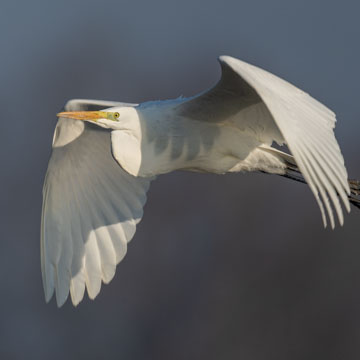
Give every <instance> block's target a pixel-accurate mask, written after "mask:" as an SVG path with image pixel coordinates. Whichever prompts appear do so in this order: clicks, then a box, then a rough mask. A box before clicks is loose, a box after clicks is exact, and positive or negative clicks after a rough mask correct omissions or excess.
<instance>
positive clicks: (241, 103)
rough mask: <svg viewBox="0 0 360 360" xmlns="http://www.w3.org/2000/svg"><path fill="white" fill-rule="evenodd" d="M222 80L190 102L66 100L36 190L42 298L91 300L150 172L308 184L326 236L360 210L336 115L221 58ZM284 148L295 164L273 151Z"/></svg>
mask: <svg viewBox="0 0 360 360" xmlns="http://www.w3.org/2000/svg"><path fill="white" fill-rule="evenodd" d="M219 62H220V65H221V69H222V75H221V79H220V81H219V82H218V83H217V84H216V85H215V86H214V87H213V88H211V89H210V90H207V91H205V92H203V93H201V94H199V95H196V96H193V97H190V98H178V99H175V100H166V101H155V102H146V103H142V104H140V105H137V104H126V103H118V102H110V101H97V100H70V101H69V102H68V103H67V104H66V106H65V112H62V113H59V114H58V117H59V120H58V123H57V125H56V129H55V133H54V138H53V146H52V147H53V150H52V155H51V158H50V161H49V166H48V170H47V174H46V178H45V183H44V189H43V208H42V225H41V264H42V276H43V284H44V289H45V297H46V301H49V300H50V299H51V297H52V295H53V293H54V290H55V291H56V300H57V304H58V306H61V305H62V304H64V302H65V301H66V299H67V297H68V294H69V292H70V294H71V299H72V302H73V304H74V305H77V304H78V303H79V302H80V301H81V300H82V298H83V296H84V291H85V287H86V288H87V291H88V295H89V297H90V298H91V299H94V298H95V297H96V296H97V294H98V293H99V291H100V287H101V282H102V281H103V282H104V283H108V282H109V281H110V280H111V279H112V278H113V276H114V274H115V268H116V265H117V264H118V263H119V262H120V261H121V259H122V258H123V257H124V255H125V253H126V249H127V243H128V242H129V241H130V240H131V238H132V237H133V235H134V233H135V228H136V224H137V223H138V222H139V221H140V219H141V217H142V214H143V206H144V203H145V200H146V191H147V190H148V188H149V185H150V182H151V180H153V179H154V177H155V176H156V175H160V174H165V173H168V172H170V171H173V170H178V169H181V170H188V171H196V172H211V173H216V174H224V173H227V172H239V171H261V172H265V173H269V174H277V175H282V176H286V177H290V178H292V179H294V180H298V181H302V182H306V183H307V184H308V185H309V187H310V189H311V191H312V192H313V194H314V196H315V199H316V201H317V203H318V205H319V207H320V210H321V214H322V219H323V222H324V226H326V224H327V218H326V213H327V215H328V218H329V220H330V224H331V227H332V228H334V226H335V220H334V215H333V208H334V209H335V211H336V214H337V217H338V219H339V222H340V224H341V225H342V224H343V221H344V218H343V211H342V207H341V202H342V204H343V206H344V207H345V209H346V210H347V211H350V203H349V201H350V202H352V203H353V204H354V205H356V206H358V205H359V201H358V200H357V199H356V197H355V196H354V195H358V194H359V183H358V182H356V181H349V182H348V179H347V172H346V169H345V166H344V160H343V157H342V155H341V152H340V149H339V145H338V143H337V142H336V139H335V136H334V133H333V128H334V126H335V114H334V113H333V112H332V111H331V110H329V109H328V108H327V107H325V106H324V105H322V104H321V103H319V102H318V101H316V100H315V99H313V98H312V97H310V96H309V95H308V94H306V93H305V92H303V91H301V90H299V89H298V88H296V87H295V86H293V85H291V84H290V83H288V82H286V81H284V80H282V79H280V78H278V77H277V76H275V75H272V74H270V73H269V72H267V71H265V70H262V69H260V68H258V67H255V66H252V65H249V64H247V63H245V62H243V61H240V60H238V59H235V58H232V57H229V56H221V57H220V58H219ZM273 142H276V143H277V144H280V145H281V144H287V146H288V148H289V149H290V151H291V153H292V155H293V156H292V155H290V154H287V153H284V152H281V151H279V150H277V149H275V148H273V147H271V145H272V143H273Z"/></svg>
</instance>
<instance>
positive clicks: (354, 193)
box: [280, 161, 360, 209]
mask: <svg viewBox="0 0 360 360" xmlns="http://www.w3.org/2000/svg"><path fill="white" fill-rule="evenodd" d="M280 176H283V177H285V178H288V179H291V180H295V181H298V182H301V183H303V184H306V180H305V179H304V177H303V176H302V174H301V172H300V170H299V168H298V167H297V166H296V165H294V164H291V163H289V162H287V161H286V170H285V174H282V175H280ZM348 183H349V187H350V195H348V199H349V201H350V203H351V204H352V205H354V206H355V207H357V208H359V209H360V198H358V196H359V197H360V181H359V180H354V179H349V180H348Z"/></svg>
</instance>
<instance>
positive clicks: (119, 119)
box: [57, 106, 138, 130]
mask: <svg viewBox="0 0 360 360" xmlns="http://www.w3.org/2000/svg"><path fill="white" fill-rule="evenodd" d="M57 116H58V117H61V118H68V119H75V120H82V121H89V122H92V123H95V124H96V125H99V126H101V127H104V128H107V129H112V130H132V128H133V127H134V125H135V124H136V123H138V122H137V121H136V120H137V119H138V116H137V112H136V110H135V108H134V107H129V106H118V107H112V108H109V109H104V110H102V111H65V112H60V113H58V114H57Z"/></svg>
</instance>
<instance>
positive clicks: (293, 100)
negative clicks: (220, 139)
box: [178, 56, 350, 227]
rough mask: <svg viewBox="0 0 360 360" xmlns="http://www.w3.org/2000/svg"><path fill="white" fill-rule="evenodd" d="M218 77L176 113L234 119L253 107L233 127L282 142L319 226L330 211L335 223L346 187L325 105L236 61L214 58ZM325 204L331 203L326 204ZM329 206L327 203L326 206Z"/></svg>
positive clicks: (332, 116) (332, 123) (332, 117)
mask: <svg viewBox="0 0 360 360" xmlns="http://www.w3.org/2000/svg"><path fill="white" fill-rule="evenodd" d="M219 61H220V64H221V68H222V76H221V79H220V81H219V82H218V83H217V84H216V85H215V87H213V88H212V89H210V90H209V91H206V92H204V93H202V94H200V95H198V96H195V97H194V98H191V99H190V100H189V101H187V102H185V103H183V104H181V105H180V106H179V108H178V112H179V114H181V115H183V116H187V117H190V118H194V119H197V120H204V121H223V120H225V119H226V118H229V117H232V118H234V117H235V118H236V114H237V113H240V112H241V111H242V110H243V109H244V108H247V107H249V106H254V105H255V106H259V108H260V107H264V105H265V106H266V108H267V111H266V112H265V113H264V111H258V112H257V114H258V118H251V119H247V120H246V121H247V123H241V124H238V125H239V126H242V127H244V126H245V127H251V128H253V129H255V130H256V131H257V132H258V133H260V134H261V135H260V136H262V137H263V139H264V142H268V141H269V140H270V143H271V141H277V142H282V141H285V142H286V144H287V145H288V147H289V149H290V151H291V153H292V154H293V155H294V158H295V161H296V163H297V165H298V167H299V169H300V171H301V172H302V174H303V176H304V178H305V180H306V181H307V183H308V184H309V186H310V188H311V190H312V192H313V194H314V195H315V198H316V200H317V202H318V204H319V207H320V210H321V213H322V216H323V221H324V225H325V226H326V216H325V211H324V204H325V208H326V212H327V214H328V215H329V218H330V222H331V226H332V227H334V225H335V222H334V216H333V210H332V206H333V207H334V208H335V210H336V213H337V215H338V218H339V222H340V224H343V213H342V208H341V204H340V201H339V197H340V198H341V200H342V202H343V204H344V206H345V208H346V209H347V211H350V205H349V201H348V198H347V194H349V192H350V190H349V185H348V182H347V172H346V169H345V166H344V159H343V157H342V155H341V151H340V148H339V145H338V143H337V141H336V139H335V136H334V132H333V129H334V127H335V121H336V119H335V114H334V113H333V112H332V111H331V110H329V109H328V108H327V107H326V106H324V105H322V104H321V103H320V102H318V101H317V100H315V99H314V98H312V97H311V96H309V95H308V94H307V93H305V92H303V91H301V90H300V89H298V88H296V87H295V86H293V85H291V84H290V83H288V82H286V81H284V80H282V79H280V78H278V77H277V76H275V75H273V74H271V73H269V72H267V71H265V70H262V69H260V68H258V67H255V66H252V65H250V64H247V63H245V62H243V61H240V60H238V59H235V58H232V57H229V56H221V57H220V58H219ZM330 200H331V201H330ZM331 203H332V204H331Z"/></svg>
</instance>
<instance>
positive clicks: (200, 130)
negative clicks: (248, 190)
mask: <svg viewBox="0 0 360 360" xmlns="http://www.w3.org/2000/svg"><path fill="white" fill-rule="evenodd" d="M187 101H189V100H188V99H187V98H181V99H177V100H171V101H156V102H149V103H144V104H141V105H140V106H138V107H134V108H127V107H125V108H124V107H114V108H111V111H118V112H119V113H120V114H121V119H122V120H121V122H120V123H117V124H112V126H113V128H112V130H113V132H112V141H113V143H114V146H113V155H114V157H115V158H116V159H117V160H118V161H119V163H120V165H121V166H122V167H123V168H124V169H125V170H126V171H127V172H129V173H130V174H131V175H134V176H142V177H148V176H155V175H160V174H165V173H168V172H171V171H175V170H188V171H196V172H211V173H216V174H224V173H226V172H234V171H256V170H262V171H268V172H271V168H270V166H271V165H272V166H273V165H275V164H274V161H276V160H278V161H276V163H277V166H278V167H279V168H278V169H277V168H275V167H273V169H272V170H273V171H274V172H276V171H279V170H281V169H284V167H285V166H284V164H283V163H282V162H281V160H280V161H279V159H278V158H276V157H275V156H274V155H273V154H271V153H269V152H266V151H264V150H262V148H261V147H260V146H266V142H268V144H267V145H270V144H271V142H270V141H269V139H266V137H264V138H263V139H262V138H261V135H260V134H258V133H257V132H256V130H254V128H251V127H250V126H246V125H244V124H245V123H246V122H248V121H249V120H251V118H252V117H255V118H256V117H257V116H259V113H262V114H263V113H265V111H266V108H265V106H264V105H263V104H259V105H253V106H251V107H250V108H245V109H243V110H242V111H241V112H240V113H238V114H236V115H235V116H233V117H232V118H230V119H226V120H223V121H222V119H220V120H219V121H212V122H209V121H206V120H203V119H201V118H200V119H196V118H195V119H192V118H189V117H187V116H186V115H181V114H178V110H177V109H178V107H179V106H180V107H181V104H183V103H186V102H187ZM254 113H256V116H254ZM262 114H261V115H262ZM128 116H129V117H130V118H131V121H126V117H128ZM117 130H118V131H117ZM254 135H255V136H254ZM266 160H268V162H267V161H266Z"/></svg>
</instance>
